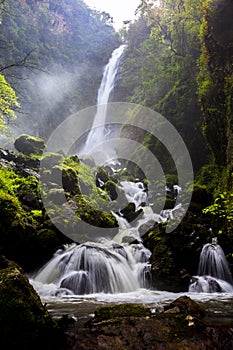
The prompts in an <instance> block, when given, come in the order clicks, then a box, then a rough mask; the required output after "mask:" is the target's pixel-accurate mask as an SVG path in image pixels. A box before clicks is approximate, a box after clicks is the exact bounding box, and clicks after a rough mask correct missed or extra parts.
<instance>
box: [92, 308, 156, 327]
mask: <svg viewBox="0 0 233 350" xmlns="http://www.w3.org/2000/svg"><path fill="white" fill-rule="evenodd" d="M150 315H151V312H150V310H149V309H147V308H146V307H144V306H142V305H139V304H119V305H114V306H109V307H108V306H107V307H100V308H98V309H97V310H96V311H95V317H94V319H93V322H94V323H96V322H101V321H104V320H108V319H112V318H116V317H129V316H134V317H143V316H150Z"/></svg>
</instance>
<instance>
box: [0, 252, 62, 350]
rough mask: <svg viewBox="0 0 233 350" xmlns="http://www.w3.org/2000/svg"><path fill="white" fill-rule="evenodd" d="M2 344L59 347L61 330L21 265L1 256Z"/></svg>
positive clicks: (0, 332) (10, 347)
mask: <svg viewBox="0 0 233 350" xmlns="http://www.w3.org/2000/svg"><path fill="white" fill-rule="evenodd" d="M0 310H1V313H0V334H1V336H0V348H1V349H17V348H22V349H24V350H31V349H38V350H39V349H43V348H46V349H48V348H49V347H50V348H51V349H58V345H59V342H61V334H62V333H61V332H60V330H59V327H58V325H57V324H56V323H55V321H54V320H53V319H52V317H51V315H50V314H49V313H48V311H47V310H46V308H45V306H43V304H42V302H41V300H40V298H39V296H38V295H37V293H36V292H35V290H34V288H33V287H32V286H31V284H30V283H29V281H28V279H27V277H26V275H25V274H24V273H23V271H22V269H21V268H20V267H19V266H18V265H16V264H15V263H14V262H12V261H9V260H7V259H6V258H5V257H3V256H1V257H0Z"/></svg>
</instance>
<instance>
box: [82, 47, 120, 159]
mask: <svg viewBox="0 0 233 350" xmlns="http://www.w3.org/2000/svg"><path fill="white" fill-rule="evenodd" d="M125 47H126V45H121V46H120V47H118V48H117V49H115V50H114V51H113V53H112V56H111V58H110V60H109V62H108V64H107V65H106V66H105V68H104V72H103V78H102V82H101V85H100V88H99V90H98V97H97V112H96V115H95V117H94V121H93V124H92V128H91V130H90V132H89V134H88V136H87V139H86V142H85V145H84V147H83V149H81V150H80V151H79V155H81V156H86V155H89V154H90V153H91V151H92V149H93V147H96V145H99V144H101V143H102V142H103V141H104V140H106V137H107V136H108V134H110V132H111V130H110V129H109V128H108V127H107V126H106V118H107V108H108V106H107V103H108V102H109V98H110V95H111V93H112V91H113V89H114V86H115V80H116V75H117V72H118V68H119V64H120V60H121V57H122V55H123V52H124V50H125ZM101 151H102V152H104V153H106V149H102V150H101ZM114 155H115V154H114ZM112 157H113V155H112Z"/></svg>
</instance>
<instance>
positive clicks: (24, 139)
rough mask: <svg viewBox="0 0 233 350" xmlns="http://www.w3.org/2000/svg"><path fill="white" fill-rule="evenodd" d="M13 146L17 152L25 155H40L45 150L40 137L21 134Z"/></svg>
mask: <svg viewBox="0 0 233 350" xmlns="http://www.w3.org/2000/svg"><path fill="white" fill-rule="evenodd" d="M14 146H15V148H16V149H17V150H18V151H19V152H22V153H24V154H26V155H31V154H36V155H42V153H43V151H44V148H45V143H44V140H43V139H41V138H40V137H36V136H30V135H27V134H23V135H20V136H18V137H17V138H16V140H15V142H14Z"/></svg>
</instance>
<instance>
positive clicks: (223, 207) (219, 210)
mask: <svg viewBox="0 0 233 350" xmlns="http://www.w3.org/2000/svg"><path fill="white" fill-rule="evenodd" d="M203 213H204V214H210V215H211V216H213V224H215V226H216V227H218V228H219V230H218V233H219V234H221V233H223V231H224V232H225V233H229V234H230V235H232V233H231V231H232V228H233V193H229V192H223V193H220V194H219V195H218V196H217V198H215V200H214V203H213V204H211V205H210V206H208V207H206V208H205V209H203Z"/></svg>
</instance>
